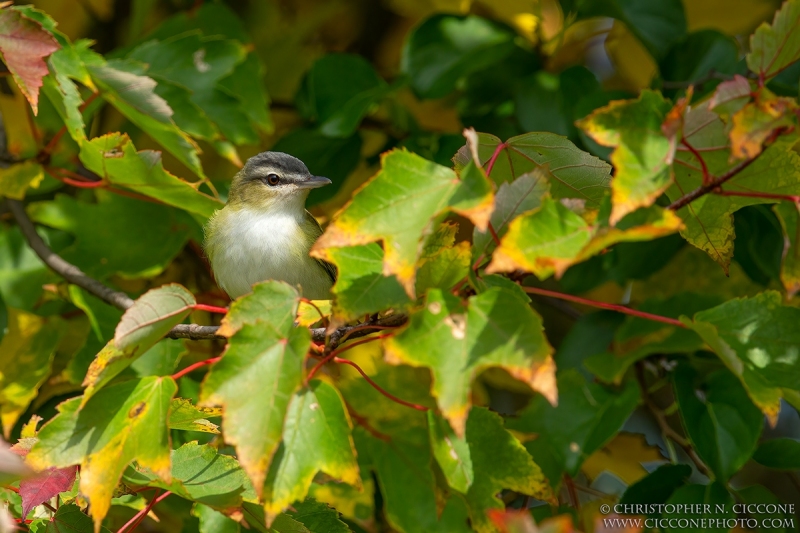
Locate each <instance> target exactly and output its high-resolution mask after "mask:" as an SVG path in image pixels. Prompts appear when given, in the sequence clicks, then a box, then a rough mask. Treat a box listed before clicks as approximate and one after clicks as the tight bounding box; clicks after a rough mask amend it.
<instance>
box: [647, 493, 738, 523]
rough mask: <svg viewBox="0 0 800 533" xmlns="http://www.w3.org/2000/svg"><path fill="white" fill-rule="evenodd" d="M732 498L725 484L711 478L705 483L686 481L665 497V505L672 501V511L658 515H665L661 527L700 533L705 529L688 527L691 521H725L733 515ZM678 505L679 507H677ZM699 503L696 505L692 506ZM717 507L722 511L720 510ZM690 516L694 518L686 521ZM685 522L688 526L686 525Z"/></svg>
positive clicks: (733, 516)
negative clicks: (667, 498) (692, 483)
mask: <svg viewBox="0 0 800 533" xmlns="http://www.w3.org/2000/svg"><path fill="white" fill-rule="evenodd" d="M733 504H734V499H733V496H731V494H730V492H728V491H727V490H726V489H725V486H724V485H723V484H722V483H720V482H718V481H714V482H712V483H709V484H708V485H686V486H683V487H681V488H679V489H678V490H676V491H675V492H674V493H673V494H672V497H671V498H670V499H669V500H667V505H674V506H675V507H674V509H676V512H675V513H670V514H667V513H666V512H665V513H664V514H663V515H662V516H663V517H664V518H669V519H670V521H669V522H667V523H666V525H667V527H665V528H664V531H665V532H668V533H683V532H686V531H690V532H691V533H704V532H706V531H708V529H707V528H705V527H692V525H693V524H704V523H712V522H711V521H712V520H714V521H716V520H723V521H725V522H724V523H727V521H728V520H729V519H732V518H735V514H734V512H733V508H734V507H733ZM679 505H680V507H678V506H679ZM695 505H699V507H693V506H695ZM720 509H722V511H721V512H720ZM690 520H693V521H694V522H689V521H690ZM687 524H689V525H688V527H687Z"/></svg>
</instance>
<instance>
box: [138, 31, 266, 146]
mask: <svg viewBox="0 0 800 533" xmlns="http://www.w3.org/2000/svg"><path fill="white" fill-rule="evenodd" d="M246 55H247V54H246V51H245V48H244V46H242V44H241V43H239V42H237V41H233V40H229V39H225V38H222V37H219V36H211V37H205V36H203V35H202V34H200V32H198V31H193V32H189V33H184V32H181V33H180V34H177V35H176V34H172V35H170V36H169V37H167V38H165V39H163V40H155V39H154V40H150V41H147V42H145V43H143V44H141V45H139V46H138V47H136V48H135V49H134V50H132V51H131V52H130V54H128V57H129V58H131V59H135V60H137V61H141V62H143V63H146V64H147V65H148V69H147V74H148V75H149V76H152V77H153V78H154V79H156V80H165V81H169V82H172V83H175V84H177V85H180V86H182V87H185V88H187V89H189V90H190V91H191V93H192V96H191V100H192V102H194V103H195V104H196V105H197V106H198V107H200V109H202V110H203V112H204V113H205V114H206V115H208V117H209V118H210V119H211V121H212V122H214V123H215V124H216V125H217V126H218V127H219V129H220V131H221V133H222V135H223V136H224V137H225V138H226V139H227V140H229V141H231V142H232V143H234V144H256V143H257V142H258V135H257V133H256V131H255V130H254V129H253V127H252V125H251V123H250V119H249V117H248V114H247V113H246V112H245V111H244V108H245V107H246V106H249V105H257V102H258V100H256V101H255V102H247V103H246V105H245V106H242V105H241V104H240V102H239V100H237V99H236V98H235V97H234V96H232V95H231V94H230V93H229V92H228V91H227V90H225V89H224V88H223V87H222V84H221V82H222V80H223V78H226V77H228V76H230V75H232V74H233V73H234V70H235V68H236V66H237V65H239V64H241V63H243V62H244V61H245V58H246ZM239 75H241V74H239ZM233 83H235V80H229V82H228V84H229V86H231V85H232V84H233ZM262 101H263V99H262Z"/></svg>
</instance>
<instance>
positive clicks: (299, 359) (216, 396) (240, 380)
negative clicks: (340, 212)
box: [200, 281, 310, 494]
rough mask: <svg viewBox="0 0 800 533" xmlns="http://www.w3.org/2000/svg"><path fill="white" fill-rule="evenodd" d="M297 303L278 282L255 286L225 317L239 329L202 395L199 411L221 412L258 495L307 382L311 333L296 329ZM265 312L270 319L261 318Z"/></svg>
mask: <svg viewBox="0 0 800 533" xmlns="http://www.w3.org/2000/svg"><path fill="white" fill-rule="evenodd" d="M297 302H298V296H297V292H296V291H294V290H290V287H289V286H288V285H286V284H285V283H281V282H275V281H272V282H266V283H263V284H261V285H256V290H255V291H254V292H253V293H251V294H249V295H247V296H245V297H243V298H241V299H239V300H238V301H237V302H236V304H234V306H233V307H232V309H231V311H230V313H229V314H228V316H227V317H226V319H227V320H229V322H228V323H229V324H234V325H235V326H238V327H237V329H236V330H235V333H234V334H233V335H232V336H231V337H230V340H229V342H228V348H227V349H226V351H225V355H224V357H223V358H222V360H221V361H220V362H219V363H216V364H215V365H214V366H213V367H212V369H211V371H210V372H209V373H208V375H207V376H206V379H205V381H204V382H203V387H202V389H201V392H200V400H201V402H200V404H201V405H203V406H208V407H216V406H221V407H223V409H224V414H223V417H222V430H223V433H224V434H225V439H226V441H227V442H228V443H230V444H232V445H234V446H235V447H236V451H237V456H238V457H239V460H240V462H241V463H242V467H243V468H244V470H245V471H246V472H247V475H248V476H249V477H250V479H251V480H252V482H253V486H254V487H255V488H256V491H257V492H258V493H259V494H260V493H261V490H262V487H263V486H264V479H265V477H266V474H267V470H268V468H269V465H270V462H271V461H272V456H273V454H274V453H275V451H276V450H277V448H278V444H279V443H280V440H281V436H282V432H283V426H284V420H285V418H286V413H287V411H288V409H289V403H290V401H291V398H292V395H293V394H294V393H295V392H296V391H297V390H298V389H299V388H300V386H301V384H302V380H303V375H302V374H303V363H304V361H305V357H306V353H308V349H309V343H310V335H309V332H308V329H306V328H295V327H294V325H293V320H294V317H295V316H296V314H297ZM237 304H238V305H237ZM264 309H266V310H267V311H268V313H269V314H266V315H265V314H262V313H260V312H259V311H260V310H264ZM272 317H275V318H273V319H271V318H272ZM278 317H280V318H278ZM228 327H229V328H231V326H230V325H229V326H228Z"/></svg>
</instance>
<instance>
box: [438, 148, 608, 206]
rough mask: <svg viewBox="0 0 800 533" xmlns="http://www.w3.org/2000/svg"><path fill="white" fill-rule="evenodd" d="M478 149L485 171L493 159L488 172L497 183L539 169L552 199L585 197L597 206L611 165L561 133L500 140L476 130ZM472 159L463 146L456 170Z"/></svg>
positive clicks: (511, 179) (590, 203)
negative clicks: (547, 182)
mask: <svg viewBox="0 0 800 533" xmlns="http://www.w3.org/2000/svg"><path fill="white" fill-rule="evenodd" d="M477 151H478V158H479V161H480V162H481V164H482V165H483V168H485V169H487V170H490V169H489V161H491V160H492V159H493V158H494V161H495V162H494V165H493V166H492V168H491V172H488V174H489V177H490V178H491V179H492V181H494V182H495V183H497V184H502V183H504V182H507V181H514V180H515V179H517V178H518V177H520V176H522V175H524V174H527V173H528V172H532V171H533V170H535V169H541V170H542V171H544V174H545V176H546V177H547V179H548V181H549V182H550V193H551V194H552V195H553V197H554V198H577V199H580V200H585V201H586V206H587V207H599V205H600V200H602V199H603V197H605V196H606V194H607V192H608V188H609V182H610V180H611V176H610V173H611V166H610V165H609V164H608V163H606V162H605V161H603V160H602V159H598V158H597V157H594V156H592V155H590V154H588V153H586V152H584V151H582V150H580V149H578V147H577V146H575V145H574V144H573V143H572V142H570V141H569V139H567V138H565V137H562V136H560V135H555V134H553V133H547V132H536V133H526V134H524V135H518V136H517V137H512V138H510V139H508V140H507V141H505V142H502V143H501V141H500V139H499V138H497V137H495V136H494V135H490V134H488V133H479V134H478V146H477ZM495 153H496V154H497V156H496V157H495ZM471 160H472V157H471V154H470V153H469V149H468V147H466V146H464V147H462V148H461V149H460V150H459V151H458V153H457V154H456V156H455V157H454V158H453V161H454V162H455V165H456V169H461V168H464V167H465V166H466V165H467V163H468V162H469V161H471Z"/></svg>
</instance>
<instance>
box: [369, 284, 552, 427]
mask: <svg viewBox="0 0 800 533" xmlns="http://www.w3.org/2000/svg"><path fill="white" fill-rule="evenodd" d="M517 291H518V289H517V290H512V289H507V288H500V287H492V288H490V289H488V290H487V291H485V292H483V293H482V294H478V295H476V296H472V297H471V298H470V299H469V300H468V302H467V303H466V305H465V304H464V303H462V302H461V300H459V299H458V298H456V297H455V296H452V295H451V294H449V293H447V292H442V291H441V290H438V289H431V290H430V291H429V292H428V297H427V299H426V302H425V307H424V308H423V309H421V310H419V311H417V312H415V313H413V314H412V315H411V318H410V319H409V324H408V325H407V326H406V327H405V328H404V329H403V330H402V331H401V332H400V333H398V334H396V335H394V336H393V337H391V338H389V339H387V340H386V341H385V342H386V344H385V349H386V355H385V356H386V359H387V361H390V362H393V363H405V364H410V365H413V366H423V367H428V368H430V370H431V374H432V376H433V388H432V392H433V394H434V396H435V397H436V399H437V403H438V405H439V407H440V409H441V410H442V414H443V415H444V417H445V418H447V420H448V421H449V422H450V424H451V425H452V426H453V429H455V431H456V433H457V434H459V435H463V434H464V428H465V423H466V421H467V415H468V413H469V411H470V406H471V404H472V402H471V400H470V388H471V386H472V382H473V380H474V379H475V378H476V377H477V376H478V374H479V373H480V372H481V371H483V370H485V369H487V368H490V367H500V368H503V369H504V370H506V371H507V372H508V373H509V374H511V375H512V376H513V377H514V378H516V379H518V380H520V381H523V382H524V383H527V384H528V385H529V386H530V387H531V388H532V389H533V390H536V391H538V392H541V393H542V394H543V395H544V396H545V397H546V398H547V399H548V400H549V401H551V402H553V403H555V402H556V397H557V394H558V393H557V390H556V388H555V364H554V363H553V359H552V357H551V355H550V354H551V353H552V348H551V347H550V345H549V344H548V342H547V339H545V337H544V334H543V333H542V323H541V318H540V317H539V315H537V314H536V313H535V312H534V311H533V310H532V309H531V308H530V306H529V305H528V303H527V300H526V297H525V296H524V295H522V294H521V293H520V292H517Z"/></svg>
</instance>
